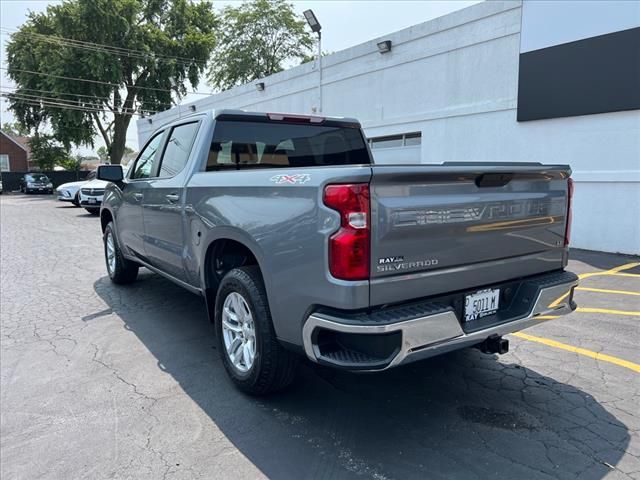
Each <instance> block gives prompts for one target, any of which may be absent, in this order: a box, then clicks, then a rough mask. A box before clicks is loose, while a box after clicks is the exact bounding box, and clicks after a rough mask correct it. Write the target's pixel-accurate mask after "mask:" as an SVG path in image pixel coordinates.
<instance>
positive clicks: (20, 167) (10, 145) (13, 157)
mask: <svg viewBox="0 0 640 480" xmlns="http://www.w3.org/2000/svg"><path fill="white" fill-rule="evenodd" d="M0 154H4V155H9V171H11V172H25V171H27V170H29V166H28V164H27V152H25V151H24V149H22V148H20V147H19V146H18V145H16V143H15V142H14V141H13V140H11V139H10V138H8V136H7V135H6V134H5V133H4V132H1V133H0Z"/></svg>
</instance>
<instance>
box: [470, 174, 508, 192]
mask: <svg viewBox="0 0 640 480" xmlns="http://www.w3.org/2000/svg"><path fill="white" fill-rule="evenodd" d="M512 178H513V173H483V174H482V175H478V176H477V177H476V185H477V186H478V187H480V188H482V187H504V186H505V185H506V184H507V183H509V182H510V181H511V179H512Z"/></svg>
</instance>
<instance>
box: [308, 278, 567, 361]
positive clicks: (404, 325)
mask: <svg viewBox="0 0 640 480" xmlns="http://www.w3.org/2000/svg"><path fill="white" fill-rule="evenodd" d="M531 282H537V283H535V284H533V285H534V286H536V287H537V294H536V296H535V300H534V301H533V302H531V301H530V299H528V298H523V299H521V301H524V302H526V303H527V304H530V305H531V307H530V309H528V311H527V313H526V314H525V315H521V316H519V317H515V318H512V319H508V320H506V321H502V322H500V323H499V324H495V325H490V326H488V327H487V328H483V329H479V330H475V331H472V332H465V331H464V330H463V328H462V326H461V323H460V321H459V320H458V317H457V316H456V314H455V312H454V311H453V308H451V307H445V308H443V309H441V310H440V311H434V312H433V313H429V314H427V315H421V316H419V317H416V318H411V319H407V320H402V321H393V320H392V321H390V322H386V323H384V324H379V323H378V324H376V323H375V322H368V321H367V319H366V318H365V319H364V321H358V322H353V321H352V320H351V319H346V318H345V319H341V318H339V317H337V316H336V315H332V314H329V315H327V314H324V313H314V314H312V315H310V316H309V317H308V319H307V321H306V322H305V324H304V326H303V330H302V335H303V344H304V350H305V352H306V354H307V356H308V357H309V359H311V360H312V361H314V362H318V363H322V364H326V365H331V366H335V367H340V368H345V369H353V370H370V371H373V370H386V369H388V368H391V367H395V366H397V365H400V364H403V363H409V362H412V361H415V360H420V359H424V358H428V357H432V356H435V355H438V354H441V353H445V352H448V351H451V350H456V349H459V348H464V347H467V346H472V345H475V344H478V343H481V342H483V341H484V340H485V339H487V338H488V337H491V336H493V335H499V336H502V335H506V334H508V333H513V332H517V331H519V330H523V329H525V328H529V327H531V326H533V325H536V324H538V323H541V322H543V321H547V320H551V319H553V318H555V317H557V316H560V315H566V314H568V313H571V312H572V311H573V310H574V309H575V308H576V305H575V303H574V302H573V301H572V297H573V289H574V288H575V287H576V286H577V285H578V277H577V276H576V275H574V274H572V273H570V272H562V273H561V274H553V275H550V276H548V277H546V278H545V277H538V278H537V279H535V280H532V281H531ZM525 283H526V282H525ZM528 286H529V285H528ZM343 320H344V321H343ZM321 330H328V331H331V332H341V333H346V334H357V335H359V334H362V335H380V334H392V333H394V332H400V334H401V341H400V344H399V346H398V348H396V349H395V351H394V352H393V353H392V354H391V355H389V356H388V357H387V358H384V359H380V358H378V359H373V360H367V358H366V357H367V356H366V355H365V356H359V355H357V354H354V355H347V354H345V353H340V354H339V355H334V354H333V353H332V354H330V355H329V354H323V352H322V351H321V348H320V347H319V345H318V342H317V341H316V339H317V335H316V334H317V333H318V332H319V331H321ZM363 359H364V360H363Z"/></svg>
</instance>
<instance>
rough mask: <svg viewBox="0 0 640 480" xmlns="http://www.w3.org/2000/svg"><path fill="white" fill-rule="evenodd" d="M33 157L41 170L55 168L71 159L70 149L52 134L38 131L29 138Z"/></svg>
mask: <svg viewBox="0 0 640 480" xmlns="http://www.w3.org/2000/svg"><path fill="white" fill-rule="evenodd" d="M29 150H30V151H31V159H32V160H33V161H35V162H36V164H37V165H38V166H39V167H40V169H41V170H53V167H55V166H57V165H59V166H64V164H65V163H66V162H67V160H68V159H69V149H68V148H66V147H65V146H64V145H62V144H61V143H60V142H58V141H56V140H55V139H54V138H53V136H52V135H46V134H44V135H43V134H39V133H36V134H35V135H34V136H33V137H31V138H30V139H29Z"/></svg>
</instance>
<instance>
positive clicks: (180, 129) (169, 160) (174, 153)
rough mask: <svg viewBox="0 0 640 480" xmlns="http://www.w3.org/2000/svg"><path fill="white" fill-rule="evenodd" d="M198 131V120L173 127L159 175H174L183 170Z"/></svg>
mask: <svg viewBox="0 0 640 480" xmlns="http://www.w3.org/2000/svg"><path fill="white" fill-rule="evenodd" d="M197 132H198V123H197V122H193V123H186V124H184V125H178V126H176V127H173V130H171V136H170V137H169V140H168V141H167V146H166V148H165V150H164V155H163V156H162V163H161V164H160V173H159V175H158V176H159V177H173V176H174V175H176V174H178V173H180V172H181V171H182V169H183V168H184V167H185V165H186V164H187V160H189V153H190V152H191V146H192V145H193V140H194V138H195V137H196V133H197Z"/></svg>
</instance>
